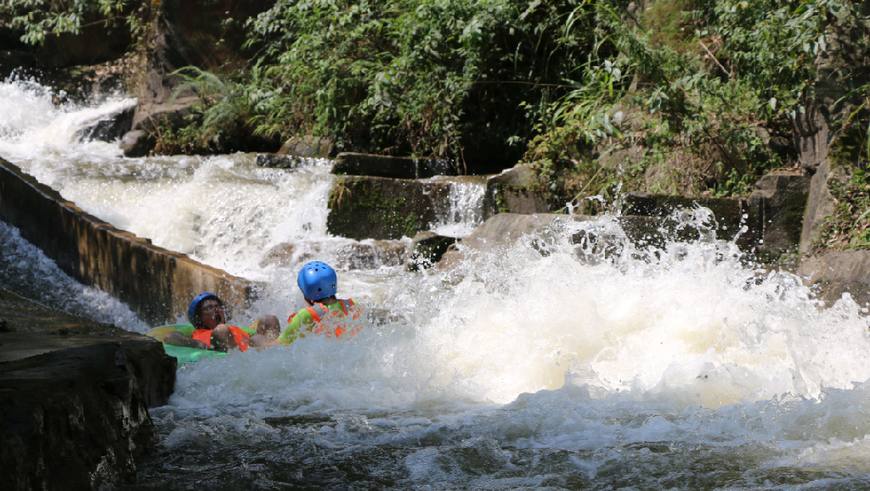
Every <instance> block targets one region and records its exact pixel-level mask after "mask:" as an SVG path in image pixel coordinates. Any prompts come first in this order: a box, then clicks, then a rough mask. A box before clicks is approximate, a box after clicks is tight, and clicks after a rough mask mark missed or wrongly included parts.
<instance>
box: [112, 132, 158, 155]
mask: <svg viewBox="0 0 870 491" xmlns="http://www.w3.org/2000/svg"><path fill="white" fill-rule="evenodd" d="M120 148H121V151H122V152H124V156H125V157H144V156H146V155H148V152H149V151H151V149H152V148H154V138H152V137H151V136H150V135H148V133H146V132H145V131H144V130H133V131H128V132H127V133H124V136H122V137H121V144H120Z"/></svg>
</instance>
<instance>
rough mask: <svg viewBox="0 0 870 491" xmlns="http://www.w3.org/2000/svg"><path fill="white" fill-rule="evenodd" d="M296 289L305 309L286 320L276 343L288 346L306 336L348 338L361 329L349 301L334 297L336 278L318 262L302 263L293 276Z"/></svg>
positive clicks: (328, 268) (329, 268) (332, 271)
mask: <svg viewBox="0 0 870 491" xmlns="http://www.w3.org/2000/svg"><path fill="white" fill-rule="evenodd" d="M296 285H297V286H298V287H299V289H300V290H301V291H302V296H303V297H305V302H306V303H307V304H308V306H307V307H304V308H302V309H300V310H299V311H298V312H296V313H295V314H293V315H291V316H290V318H289V319H287V327H286V328H284V330H283V331H282V332H281V335H280V336H279V337H278V342H279V343H281V344H291V343H292V342H293V341H295V340H296V339H298V338H300V337H303V336H305V335H306V334H308V333H313V334H321V335H324V336H327V337H335V338H340V337H342V336H345V337H352V336H354V335H356V334H357V332H359V330H360V329H361V328H362V323H361V322H360V313H361V312H360V309H359V307H357V305H356V303H355V302H354V301H353V299H350V298H348V299H340V298H337V297H336V293H337V292H338V275H337V274H336V273H335V270H334V269H332V267H331V266H330V265H328V264H326V263H324V262H322V261H311V262H308V263H305V264H304V265H303V266H302V269H300V270H299V274H298V275H297V276H296Z"/></svg>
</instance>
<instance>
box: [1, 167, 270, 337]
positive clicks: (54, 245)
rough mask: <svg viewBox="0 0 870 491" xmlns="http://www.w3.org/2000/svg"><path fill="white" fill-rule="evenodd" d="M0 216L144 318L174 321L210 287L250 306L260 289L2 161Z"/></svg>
mask: <svg viewBox="0 0 870 491" xmlns="http://www.w3.org/2000/svg"><path fill="white" fill-rule="evenodd" d="M0 219H2V220H4V221H5V222H7V223H9V224H10V225H13V226H15V227H17V228H18V229H19V230H20V231H21V235H22V237H24V238H25V239H27V240H28V241H30V242H31V243H33V244H34V245H35V246H37V247H39V248H40V249H42V251H43V252H44V253H45V254H46V256H48V257H50V258H51V259H53V260H54V261H55V262H57V265H58V266H59V267H60V268H61V269H62V270H63V271H64V272H66V273H67V274H69V275H70V276H72V277H74V278H76V279H78V280H79V281H81V282H82V283H84V284H87V285H91V286H95V287H97V288H99V289H101V290H103V291H105V292H107V293H109V294H111V295H113V296H115V297H116V298H118V299H120V300H121V301H123V302H125V303H126V304H127V305H129V306H130V308H131V309H132V310H133V311H134V312H136V313H137V314H138V315H139V316H140V317H141V318H142V319H143V320H144V321H146V322H148V323H151V324H154V325H156V324H161V323H166V322H171V321H173V320H175V318H176V317H177V316H178V315H179V314H182V313H183V312H185V311H186V309H187V304H188V302H190V299H191V298H192V297H193V296H194V295H196V294H197V293H199V292H200V291H203V290H209V291H213V292H215V293H217V294H218V295H219V296H220V297H221V298H223V299H224V300H225V301H227V302H228V303H229V304H230V305H245V306H247V305H249V304H250V301H251V300H253V298H254V295H255V288H254V287H255V285H254V284H253V283H252V282H250V281H248V280H245V279H243V278H239V277H236V276H232V275H230V274H229V273H227V272H225V271H222V270H220V269H217V268H213V267H211V266H206V265H204V264H201V263H199V262H197V261H194V260H193V259H190V258H189V257H187V256H186V255H184V254H180V253H177V252H173V251H169V250H167V249H163V248H162V247H157V246H155V245H153V244H152V243H151V241H150V240H148V239H143V238H141V237H137V236H136V235H134V234H132V233H130V232H127V231H124V230H120V229H117V228H115V227H114V226H112V225H111V224H109V223H106V222H104V221H102V220H100V219H99V218H97V217H95V216H93V215H90V214H88V213H85V212H84V211H83V210H82V209H81V208H79V207H78V206H76V204H75V203H73V202H71V201H67V200H65V199H63V198H62V197H61V196H60V194H59V193H57V192H56V191H54V190H53V189H51V188H49V187H48V186H45V185H43V184H40V183H39V182H37V181H36V179H34V178H33V177H31V176H30V175H28V174H26V173H24V172H23V171H22V170H21V169H20V168H18V167H17V166H15V165H13V164H11V163H9V162H7V161H6V160H3V159H2V158H0Z"/></svg>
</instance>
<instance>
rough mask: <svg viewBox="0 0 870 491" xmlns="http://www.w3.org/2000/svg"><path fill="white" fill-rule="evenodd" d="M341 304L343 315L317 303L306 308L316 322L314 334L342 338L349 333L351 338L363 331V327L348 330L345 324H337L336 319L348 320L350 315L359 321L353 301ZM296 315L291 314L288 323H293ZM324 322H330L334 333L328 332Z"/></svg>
mask: <svg viewBox="0 0 870 491" xmlns="http://www.w3.org/2000/svg"><path fill="white" fill-rule="evenodd" d="M338 301H339V303H340V304H341V313H338V312H333V311H331V310H329V307H327V306H326V305H323V304H322V303H320V302H317V303H315V304H314V305H311V306H309V307H305V310H307V311H308V313H309V314H311V319H312V320H314V334H325V335H326V336H327V337H332V336H335V337H337V338H340V337H341V336H342V335H344V334H345V333H347V335H348V336H349V337H353V336H356V335H357V333H359V331H360V330H361V329H362V326H360V325H355V326H351V327H350V328H348V326H347V325H346V324H345V323H343V322H336V321H335V319H340V318H346V317H348V315H350V316H351V319H353V320H357V319H359V310H358V309H355V308H353V307H354V306H355V305H356V304H355V303H354V301H353V299H351V298H348V299H347V300H342V299H339V300H338ZM295 316H296V314H295V313H294V314H291V315H290V317H288V318H287V323H288V324H289V323H290V322H292V321H293V317H295ZM323 320H330V322H328V324H329V327H334V329H333V330H332V331H328V330H327V329H326V327H325V326H324V325H323Z"/></svg>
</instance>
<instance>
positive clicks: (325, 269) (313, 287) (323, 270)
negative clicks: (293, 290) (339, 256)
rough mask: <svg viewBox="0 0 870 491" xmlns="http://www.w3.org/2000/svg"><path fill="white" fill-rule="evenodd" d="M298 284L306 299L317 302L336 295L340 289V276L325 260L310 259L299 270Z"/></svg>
mask: <svg viewBox="0 0 870 491" xmlns="http://www.w3.org/2000/svg"><path fill="white" fill-rule="evenodd" d="M296 284H297V285H299V289H300V290H302V295H304V296H305V298H306V299H308V300H311V301H312V302H317V301H318V300H323V299H324V298H329V297H331V296H333V295H335V292H336V291H337V290H338V287H337V284H338V276H337V275H336V274H335V270H334V269H332V266H330V265H328V264H326V263H325V262H322V261H310V262H307V263H305V265H304V266H302V269H300V270H299V274H298V275H297V276H296Z"/></svg>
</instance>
